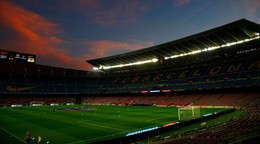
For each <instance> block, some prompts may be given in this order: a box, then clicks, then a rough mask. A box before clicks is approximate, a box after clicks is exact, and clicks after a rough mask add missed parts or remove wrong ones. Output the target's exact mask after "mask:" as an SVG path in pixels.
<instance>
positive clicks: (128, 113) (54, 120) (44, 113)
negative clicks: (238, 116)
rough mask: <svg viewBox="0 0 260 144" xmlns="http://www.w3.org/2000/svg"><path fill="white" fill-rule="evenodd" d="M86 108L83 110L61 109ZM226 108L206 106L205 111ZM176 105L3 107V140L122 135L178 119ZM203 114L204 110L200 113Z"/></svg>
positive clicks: (60, 143) (65, 140)
mask: <svg viewBox="0 0 260 144" xmlns="http://www.w3.org/2000/svg"><path fill="white" fill-rule="evenodd" d="M60 108H84V110H71V109H69V110H64V109H63V110H59V109H60ZM223 110H224V109H203V110H202V111H203V114H206V113H212V112H215V111H223ZM177 112H178V110H177V108H175V107H148V106H147V107H145V106H144V107H141V106H92V105H88V106H86V105H73V106H65V105H64V106H55V107H54V106H37V107H30V106H25V107H0V136H1V143H4V144H9V143H10V144H19V143H21V144H22V143H25V134H26V132H27V131H30V132H31V133H32V135H33V137H34V138H35V139H34V140H33V141H32V144H37V143H38V141H37V137H38V135H40V136H41V138H42V141H41V142H40V143H42V144H46V143H47V141H49V143H50V144H52V143H53V144H82V143H92V142H97V141H101V140H108V139H113V138H117V137H123V136H125V135H126V134H127V133H130V132H134V131H138V130H142V129H146V128H151V127H155V126H162V125H163V124H166V123H170V122H174V121H178V114H177ZM201 114H202V113H201Z"/></svg>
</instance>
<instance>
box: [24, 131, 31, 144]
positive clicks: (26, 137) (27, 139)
mask: <svg viewBox="0 0 260 144" xmlns="http://www.w3.org/2000/svg"><path fill="white" fill-rule="evenodd" d="M25 140H26V144H30V143H31V140H32V133H31V132H30V131H27V132H26V135H25Z"/></svg>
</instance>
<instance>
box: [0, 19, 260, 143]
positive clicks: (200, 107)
mask: <svg viewBox="0 0 260 144" xmlns="http://www.w3.org/2000/svg"><path fill="white" fill-rule="evenodd" d="M36 61H37V55H35V54H28V53H20V52H15V51H8V50H0V65H1V70H0V73H1V75H0V135H1V143H4V144H8V143H10V144H22V143H31V144H39V143H40V144H46V143H50V144H85V143H113V144H116V143H118V144H119V143H120V144H125V143H153V144H161V143H163V144H183V143H185V144H197V143H199V144H202V143H204V144H209V143H210V144H214V143H215V144H221V143H223V144H224V143H225V144H226V143H232V144H236V143H259V142H260V139H259V138H260V133H259V132H260V108H259V107H260V90H259V88H260V25H259V24H257V23H255V22H252V21H249V20H246V19H241V20H238V21H234V22H231V23H228V24H223V25H222V26H219V27H216V28H213V29H209V30H206V31H203V32H200V33H197V34H194V35H190V36H187V37H184V38H180V39H177V40H173V41H170V42H167V43H163V44H160V45H156V46H152V47H148V48H143V49H141V50H136V51H131V52H127V53H122V54H119V55H113V56H108V57H103V58H98V59H92V60H86V62H87V63H89V64H91V65H92V66H93V67H94V70H92V71H83V70H74V69H67V68H61V67H53V66H46V65H40V64H37V63H36Z"/></svg>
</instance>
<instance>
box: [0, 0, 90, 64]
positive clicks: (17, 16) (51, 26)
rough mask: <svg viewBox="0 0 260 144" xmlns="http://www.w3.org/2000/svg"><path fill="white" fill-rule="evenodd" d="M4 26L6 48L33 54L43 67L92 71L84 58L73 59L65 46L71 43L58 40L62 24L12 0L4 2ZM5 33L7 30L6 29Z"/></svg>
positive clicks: (1, 14)
mask: <svg viewBox="0 0 260 144" xmlns="http://www.w3.org/2000/svg"><path fill="white" fill-rule="evenodd" d="M0 18H1V21H0V26H1V27H4V28H5V29H8V32H9V33H8V34H7V36H6V37H5V40H3V41H0V45H1V47H2V48H4V49H6V50H11V51H18V52H25V53H32V54H36V55H37V60H39V61H41V63H42V64H50V63H51V64H52V65H53V66H61V67H68V68H75V69H88V68H90V66H89V65H87V63H86V62H85V59H84V58H77V57H71V56H69V51H68V50H67V49H66V48H64V47H62V45H64V44H66V43H67V42H66V41H65V40H63V39H61V38H59V37H58V35H59V34H61V33H62V32H63V31H62V30H60V29H58V28H59V25H58V24H56V23H53V22H51V21H49V20H47V19H46V18H44V17H42V16H40V15H38V14H37V13H34V12H32V11H29V10H26V9H25V8H23V7H21V6H19V5H17V4H15V3H12V2H11V1H8V0H1V1H0ZM3 31H5V30H3Z"/></svg>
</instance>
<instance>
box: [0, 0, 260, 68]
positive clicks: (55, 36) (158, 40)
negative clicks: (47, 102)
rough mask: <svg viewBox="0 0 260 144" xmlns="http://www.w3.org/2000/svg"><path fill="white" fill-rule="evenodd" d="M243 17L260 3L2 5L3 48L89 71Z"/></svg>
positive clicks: (86, 0)
mask: <svg viewBox="0 0 260 144" xmlns="http://www.w3.org/2000/svg"><path fill="white" fill-rule="evenodd" d="M242 18H246V19H248V20H250V21H253V22H256V23H260V0H0V49H3V50H9V51H17V52H23V53H31V54H36V56H37V63H38V64H44V65H50V66H58V67H64V68H72V69H81V70H90V69H92V66H91V65H89V64H88V63H87V62H86V60H89V59H95V58H101V57H106V56H111V55H114V54H120V53H124V52H129V51H133V50H138V49H143V48H147V47H150V46H153V45H158V44H162V43H165V42H169V41H173V40H176V39H179V38H183V37H186V36H189V35H192V34H196V33H198V32H202V31H205V30H208V29H211V28H214V27H217V26H221V25H224V24H227V23H230V22H233V21H236V20H239V19H242Z"/></svg>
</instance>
